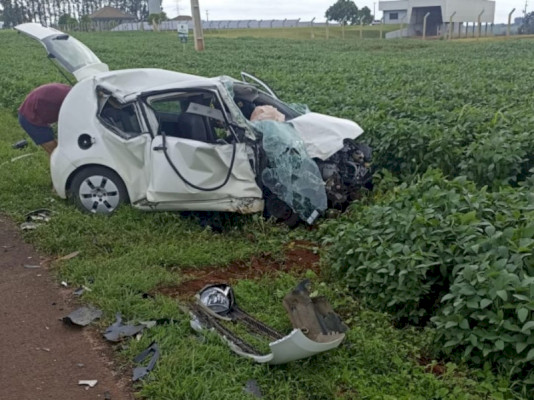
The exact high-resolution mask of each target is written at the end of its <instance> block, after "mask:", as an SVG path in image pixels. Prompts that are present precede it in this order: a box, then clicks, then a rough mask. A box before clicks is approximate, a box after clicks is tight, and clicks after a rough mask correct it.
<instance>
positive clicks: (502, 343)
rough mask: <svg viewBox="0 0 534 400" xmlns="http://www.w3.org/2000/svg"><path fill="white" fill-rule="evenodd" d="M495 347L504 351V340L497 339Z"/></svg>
mask: <svg viewBox="0 0 534 400" xmlns="http://www.w3.org/2000/svg"><path fill="white" fill-rule="evenodd" d="M495 348H496V349H497V350H499V351H503V350H504V342H503V341H502V340H500V339H499V340H497V341H496V342H495Z"/></svg>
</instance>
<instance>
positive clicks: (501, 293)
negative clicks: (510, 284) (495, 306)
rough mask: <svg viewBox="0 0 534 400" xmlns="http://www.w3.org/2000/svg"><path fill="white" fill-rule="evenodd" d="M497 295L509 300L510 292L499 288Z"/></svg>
mask: <svg viewBox="0 0 534 400" xmlns="http://www.w3.org/2000/svg"><path fill="white" fill-rule="evenodd" d="M497 296H499V297H500V298H501V299H502V300H503V301H508V293H507V292H506V290H497Z"/></svg>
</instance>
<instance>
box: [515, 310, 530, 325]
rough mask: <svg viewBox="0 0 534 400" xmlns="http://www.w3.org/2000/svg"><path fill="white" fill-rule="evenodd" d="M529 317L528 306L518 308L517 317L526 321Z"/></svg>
mask: <svg viewBox="0 0 534 400" xmlns="http://www.w3.org/2000/svg"><path fill="white" fill-rule="evenodd" d="M527 317H528V310H527V309H526V308H520V309H519V310H517V318H519V321H521V322H525V320H526V319H527Z"/></svg>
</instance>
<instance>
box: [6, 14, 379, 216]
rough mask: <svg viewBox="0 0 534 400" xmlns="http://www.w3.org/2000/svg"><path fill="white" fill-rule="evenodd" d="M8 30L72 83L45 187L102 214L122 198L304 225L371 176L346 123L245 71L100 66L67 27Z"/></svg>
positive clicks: (360, 189)
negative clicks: (289, 99) (38, 49)
mask: <svg viewBox="0 0 534 400" xmlns="http://www.w3.org/2000/svg"><path fill="white" fill-rule="evenodd" d="M15 29H16V30H17V31H19V32H22V33H24V34H26V35H28V36H30V37H32V38H33V39H36V40H38V41H39V42H41V44H42V45H43V46H44V47H45V48H46V50H47V52H48V56H49V58H50V59H52V60H54V61H55V62H56V63H58V64H59V65H60V66H61V67H63V68H64V69H65V70H67V71H68V72H70V73H72V74H73V75H74V76H75V78H76V79H77V81H78V82H77V83H76V84H75V85H74V87H73V88H72V90H71V91H70V93H69V95H68V96H67V98H66V99H65V101H64V103H63V104H62V108H61V113H60V116H59V121H58V139H59V145H58V147H57V148H56V149H55V150H54V152H53V154H52V156H51V163H50V170H51V175H52V181H53V184H54V189H55V191H56V193H57V195H58V196H59V197H61V198H71V199H72V200H73V202H74V203H75V205H76V206H77V207H78V208H79V209H80V210H81V211H84V212H88V213H101V214H111V213H113V212H115V210H116V209H117V208H118V207H119V206H120V205H121V204H123V203H125V202H128V201H129V202H130V204H131V205H132V206H133V207H136V208H139V209H142V210H147V211H157V210H161V211H205V212H234V213H241V214H251V213H259V212H263V213H264V214H265V215H266V216H267V217H273V218H275V219H278V220H283V221H284V222H286V223H287V224H288V225H296V224H297V223H299V221H305V222H306V223H308V224H313V223H315V222H316V221H317V220H318V219H319V218H320V217H321V216H323V215H324V214H325V212H326V210H327V209H328V208H329V207H330V208H338V209H345V208H346V206H347V205H348V204H349V203H350V202H351V201H352V200H354V199H357V198H359V197H360V196H361V194H362V193H364V192H365V191H366V190H368V189H369V188H371V186H372V185H371V176H372V173H371V166H370V162H371V156H372V152H371V149H370V148H369V147H368V146H365V145H363V144H360V143H358V142H356V141H355V140H356V139H357V138H358V137H359V136H361V135H362V133H363V130H362V128H361V127H360V126H359V125H358V124H357V123H355V122H353V121H350V120H347V119H342V118H335V117H332V116H328V115H323V114H318V113H314V112H312V111H310V110H309V109H308V108H307V107H306V106H303V105H299V104H289V103H285V102H283V101H282V100H280V99H279V98H278V96H277V95H276V93H275V92H274V91H273V90H272V89H271V88H270V87H269V86H268V85H266V84H265V83H264V82H262V81H261V80H259V79H258V78H256V77H254V76H252V75H250V74H247V73H246V72H242V73H241V78H242V80H241V81H238V80H236V79H233V78H230V77H227V76H219V77H214V78H205V77H200V76H194V75H188V74H184V73H179V72H174V71H168V70H162V69H153V68H140V69H125V70H117V71H110V70H109V67H108V65H106V64H104V63H102V62H101V61H100V60H99V59H98V57H97V56H96V55H95V54H93V52H91V50H90V49H88V48H87V47H86V46H85V45H83V44H82V43H81V42H79V41H78V40H77V39H75V38H73V37H72V36H70V35H69V34H65V33H63V32H60V31H58V30H56V29H54V28H50V27H44V26H42V25H40V24H37V23H24V24H20V25H17V26H16V27H15ZM58 39H60V40H58ZM71 56H72V57H71ZM71 58H75V59H76V60H77V62H76V63H75V64H72V63H70V62H69V61H68V60H70V59H71ZM80 107H83V108H84V110H86V112H84V113H83V115H80V114H79V113H77V111H78V110H79V109H80ZM73 132H76V133H73Z"/></svg>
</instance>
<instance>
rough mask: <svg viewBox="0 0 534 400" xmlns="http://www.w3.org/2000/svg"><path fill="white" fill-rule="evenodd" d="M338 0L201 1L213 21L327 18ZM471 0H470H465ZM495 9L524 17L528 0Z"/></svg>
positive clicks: (173, 0)
mask: <svg viewBox="0 0 534 400" xmlns="http://www.w3.org/2000/svg"><path fill="white" fill-rule="evenodd" d="M335 1H336V0H307V1H303V0H247V1H243V0H224V1H222V0H199V3H200V10H201V12H202V19H206V10H207V11H208V17H209V19H210V20H222V19H234V20H235V19H258V20H259V19H284V18H288V19H297V18H300V19H301V20H302V21H310V20H311V19H312V18H314V17H315V18H316V21H317V22H319V21H324V19H325V18H324V13H325V11H326V9H327V8H328V7H329V6H331V5H332V4H333V3H335ZM465 1H468V0H465ZM162 3H163V9H164V11H165V12H166V13H167V15H168V16H169V17H175V16H176V15H178V10H179V11H180V14H187V15H191V11H190V10H191V7H190V0H163V2H162ZM355 3H356V5H357V6H358V7H359V8H361V7H364V6H367V7H369V8H370V9H371V12H373V5H374V4H376V13H377V15H378V17H379V18H380V16H381V13H379V12H378V1H375V2H373V1H372V0H356V1H355ZM496 3H497V4H496V10H495V22H496V23H498V22H506V21H507V18H508V13H509V12H510V11H511V10H512V8H514V7H515V9H516V11H515V13H514V15H513V16H514V17H519V16H522V14H523V9H524V8H525V0H497V2H496ZM529 3H530V5H529V6H528V9H527V11H532V10H533V9H534V1H533V0H530V1H529Z"/></svg>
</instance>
